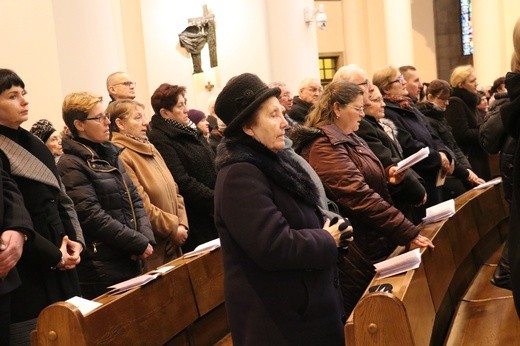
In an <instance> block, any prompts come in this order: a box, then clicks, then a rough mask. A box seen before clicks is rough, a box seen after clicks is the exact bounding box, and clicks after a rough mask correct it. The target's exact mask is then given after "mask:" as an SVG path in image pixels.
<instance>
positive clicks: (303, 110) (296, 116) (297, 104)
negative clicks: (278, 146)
mask: <svg viewBox="0 0 520 346" xmlns="http://www.w3.org/2000/svg"><path fill="white" fill-rule="evenodd" d="M311 108H312V103H308V102H305V101H303V100H302V99H301V98H300V97H299V96H295V97H294V99H293V106H292V108H291V110H290V111H289V112H288V113H287V115H288V116H289V117H290V118H291V119H292V120H294V121H296V122H297V123H298V124H300V125H301V124H303V123H305V119H307V115H308V114H309V112H310V110H311Z"/></svg>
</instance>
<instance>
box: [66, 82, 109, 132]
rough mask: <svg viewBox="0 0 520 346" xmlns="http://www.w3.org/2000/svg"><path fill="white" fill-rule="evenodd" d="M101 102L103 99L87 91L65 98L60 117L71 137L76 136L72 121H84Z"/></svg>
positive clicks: (71, 94) (74, 93)
mask: <svg viewBox="0 0 520 346" xmlns="http://www.w3.org/2000/svg"><path fill="white" fill-rule="evenodd" d="M102 101H103V97H101V96H99V95H96V94H94V93H91V92H88V91H79V92H73V93H70V94H68V95H67V96H65V99H64V100H63V105H62V107H61V110H62V116H63V121H64V122H65V124H66V125H67V127H68V128H69V129H70V132H71V133H72V136H74V137H76V136H77V135H78V130H77V129H76V126H74V121H75V120H85V119H86V118H87V117H88V113H89V112H90V111H91V110H92V108H94V106H96V105H97V104H98V103H100V102H102Z"/></svg>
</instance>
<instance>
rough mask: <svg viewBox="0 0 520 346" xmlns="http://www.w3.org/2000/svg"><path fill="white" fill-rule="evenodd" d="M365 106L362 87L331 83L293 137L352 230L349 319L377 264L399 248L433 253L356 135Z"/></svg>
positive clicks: (344, 272)
mask: <svg viewBox="0 0 520 346" xmlns="http://www.w3.org/2000/svg"><path fill="white" fill-rule="evenodd" d="M363 105H364V97H363V90H362V88H361V87H360V86H358V85H356V84H354V83H350V82H344V81H337V82H334V81H333V82H332V83H330V84H329V85H327V87H326V88H325V91H324V92H323V95H322V96H321V98H320V100H319V101H318V103H317V104H316V105H315V107H314V108H313V110H312V111H311V113H310V114H309V117H308V119H307V121H306V122H305V125H304V126H302V127H299V128H297V129H296V130H295V132H294V135H293V138H294V142H295V143H294V145H295V149H296V152H298V153H299V154H300V155H302V156H303V157H304V158H305V159H306V160H307V161H308V162H309V163H310V165H311V166H312V167H313V168H314V170H315V171H316V173H317V174H318V176H319V177H320V179H321V181H322V182H323V185H324V186H325V189H326V191H327V193H328V194H329V197H330V198H331V199H332V200H333V201H334V202H336V204H337V205H338V207H339V211H340V214H341V215H344V216H346V217H348V218H349V220H350V222H351V223H352V226H353V228H354V240H353V242H352V243H351V245H350V246H349V249H348V252H347V253H346V254H342V256H341V259H340V261H339V263H340V264H339V267H340V284H341V287H342V293H343V300H344V307H345V312H346V313H347V315H349V314H350V313H351V312H352V310H353V309H354V306H355V305H356V303H357V302H358V300H359V299H360V298H361V296H362V295H363V292H364V291H365V290H366V288H367V286H368V284H369V283H370V281H371V280H372V278H373V276H374V269H373V264H374V263H377V262H379V261H382V260H384V259H385V258H386V257H387V256H388V255H390V253H392V251H394V250H395V248H396V246H397V245H409V244H410V243H412V244H414V245H416V246H431V247H433V245H432V243H431V242H430V240H429V239H428V238H426V237H423V236H421V235H420V234H419V229H418V228H417V227H416V226H415V225H414V224H413V223H412V222H411V221H410V220H408V219H407V218H406V217H405V216H404V215H403V214H402V213H401V212H400V211H399V210H398V209H397V208H395V207H394V205H393V202H392V199H391V197H390V193H389V191H388V188H387V175H386V172H385V170H384V168H383V166H382V165H381V162H380V161H379V160H378V159H377V157H376V156H375V155H374V153H373V152H372V151H371V150H370V148H369V147H368V146H367V144H366V143H365V142H364V141H363V140H362V139H361V138H360V137H359V136H357V135H356V134H355V133H354V132H355V131H357V129H358V128H359V122H360V121H361V119H362V118H363V117H364V106H363ZM403 177H404V172H402V173H400V174H394V175H393V178H392V179H391V180H390V183H392V184H398V183H400V182H401V181H402V179H403Z"/></svg>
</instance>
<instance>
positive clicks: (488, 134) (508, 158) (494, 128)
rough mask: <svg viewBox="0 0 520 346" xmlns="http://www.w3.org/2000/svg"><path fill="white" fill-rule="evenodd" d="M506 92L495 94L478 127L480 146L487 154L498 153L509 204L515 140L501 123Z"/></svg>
mask: <svg viewBox="0 0 520 346" xmlns="http://www.w3.org/2000/svg"><path fill="white" fill-rule="evenodd" d="M509 102H510V101H509V96H508V94H507V92H504V93H499V94H495V102H494V103H493V105H492V106H491V107H490V108H489V111H488V114H487V116H486V118H485V119H484V122H483V123H482V124H481V125H480V131H479V136H480V144H481V145H482V148H484V150H485V151H486V152H487V153H488V154H496V153H498V152H500V175H501V176H502V188H503V189H504V197H505V199H506V200H507V201H508V202H509V203H511V197H512V194H513V168H514V159H515V150H516V146H517V140H516V139H515V138H513V137H511V136H510V135H509V134H508V133H507V130H506V128H505V127H504V124H503V122H502V117H501V116H500V108H501V107H502V106H504V105H506V104H509Z"/></svg>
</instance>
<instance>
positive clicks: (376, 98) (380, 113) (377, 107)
mask: <svg viewBox="0 0 520 346" xmlns="http://www.w3.org/2000/svg"><path fill="white" fill-rule="evenodd" d="M369 100H370V106H368V107H365V113H366V114H369V115H371V116H373V117H374V118H376V119H378V120H379V119H381V118H384V117H385V101H384V100H383V96H381V92H380V91H379V88H377V87H375V88H374V89H373V91H372V93H371V94H370V98H369Z"/></svg>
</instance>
